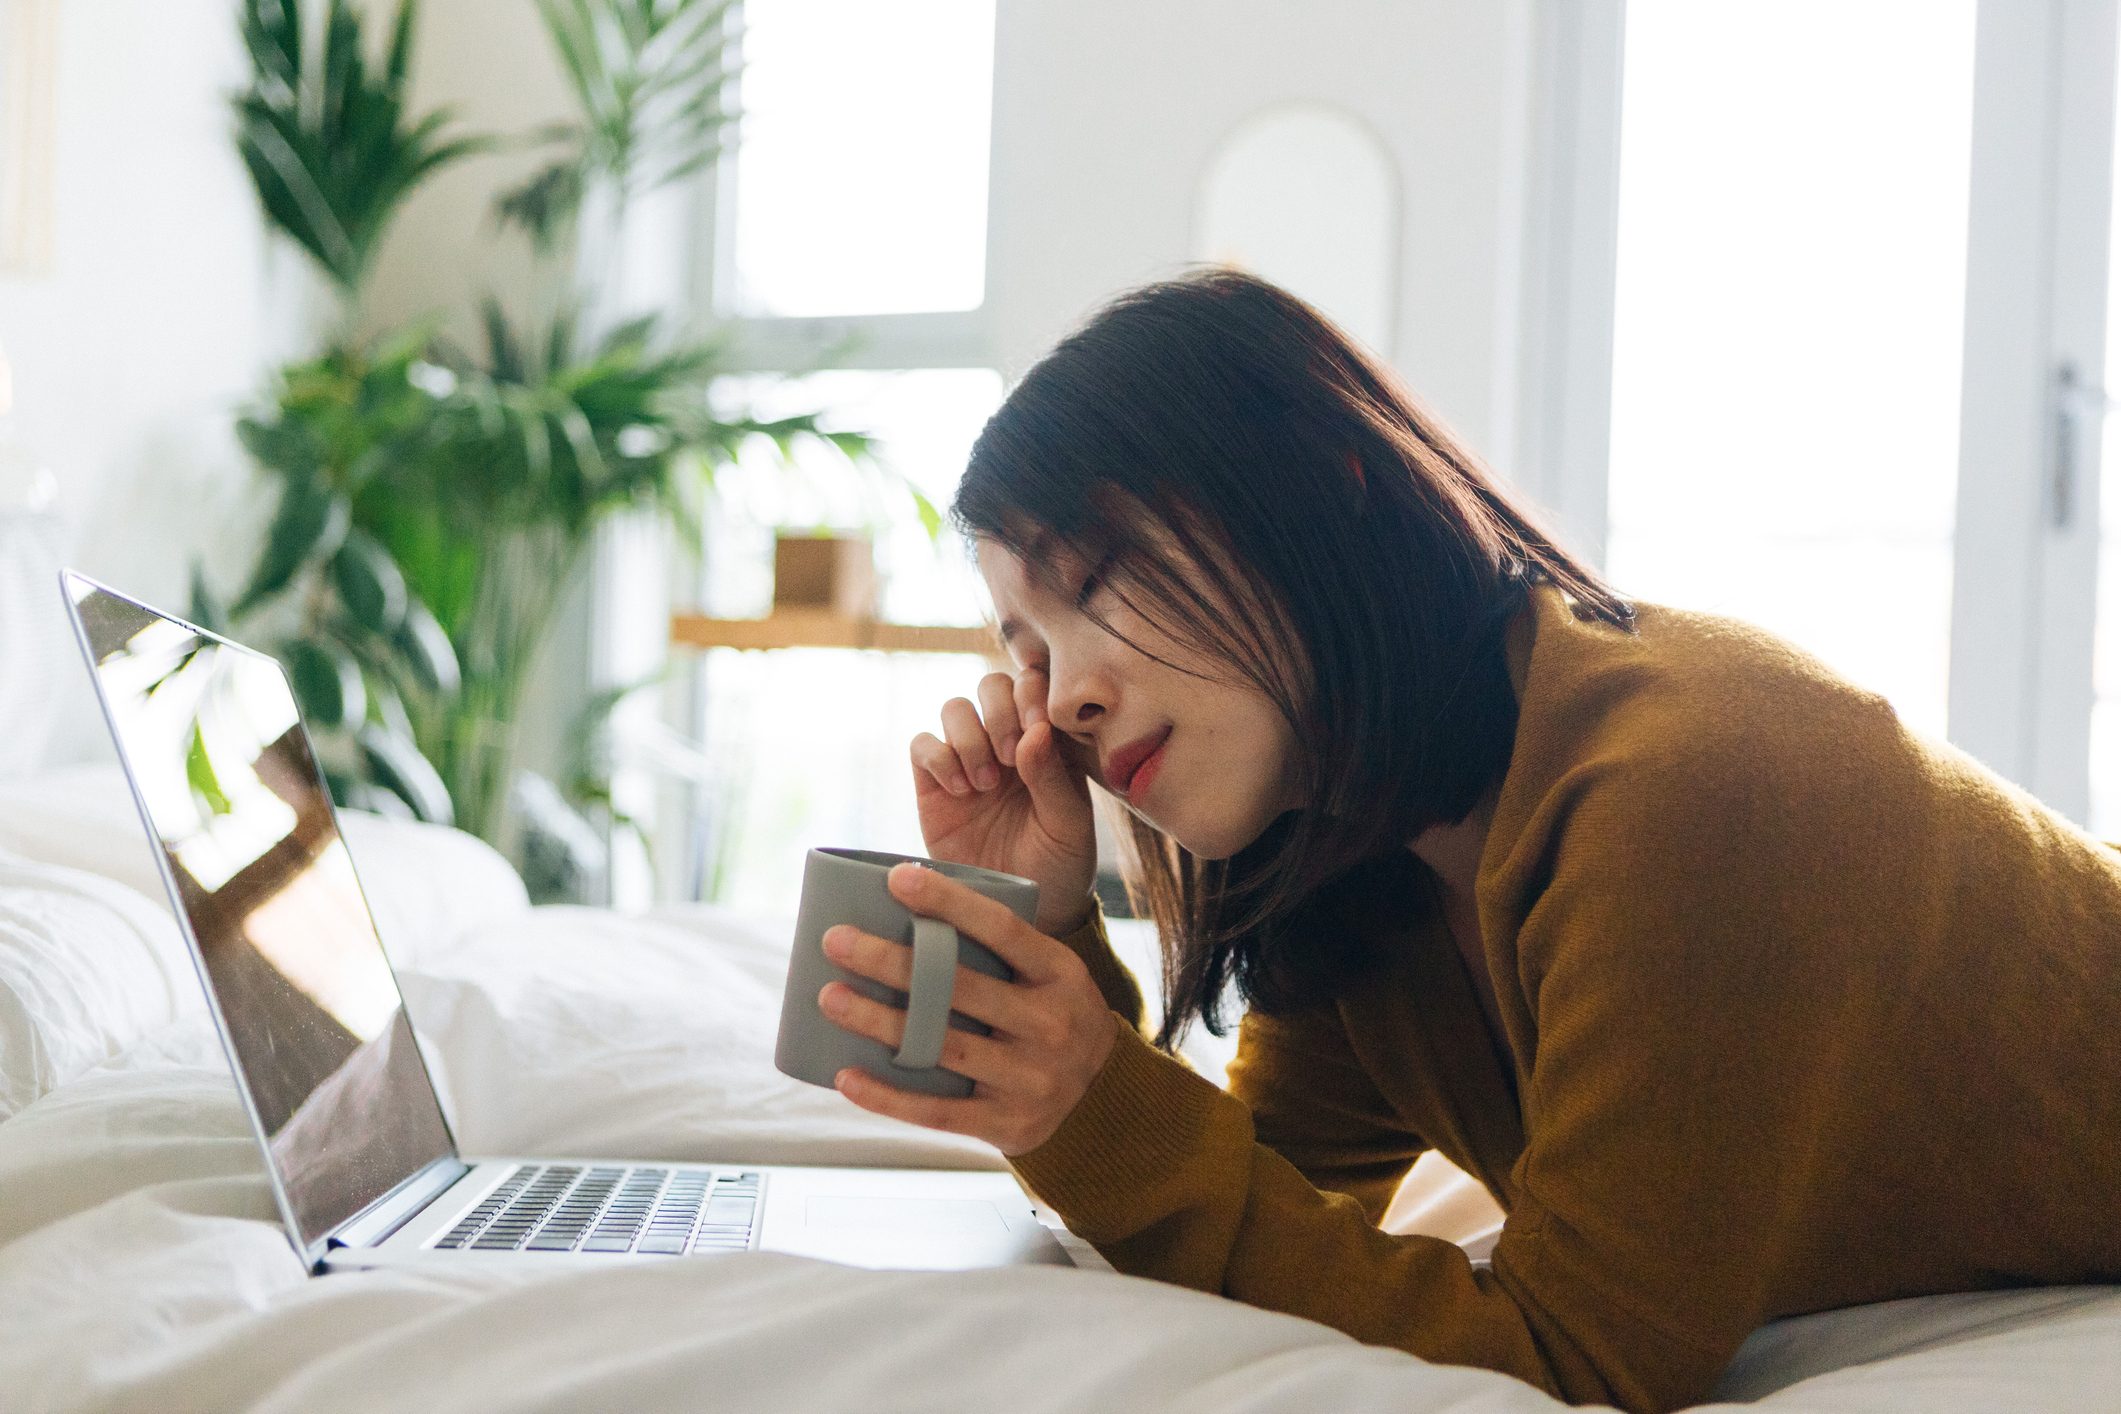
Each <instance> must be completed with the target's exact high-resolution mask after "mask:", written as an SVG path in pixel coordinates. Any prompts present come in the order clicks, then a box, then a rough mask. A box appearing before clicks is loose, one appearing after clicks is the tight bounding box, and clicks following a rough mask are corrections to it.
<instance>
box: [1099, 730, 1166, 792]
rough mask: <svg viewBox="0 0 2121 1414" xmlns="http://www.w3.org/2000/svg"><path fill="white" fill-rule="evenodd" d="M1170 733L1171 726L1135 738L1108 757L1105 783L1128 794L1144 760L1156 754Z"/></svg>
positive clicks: (1105, 768) (1105, 766)
mask: <svg viewBox="0 0 2121 1414" xmlns="http://www.w3.org/2000/svg"><path fill="white" fill-rule="evenodd" d="M1170 735H1171V729H1170V728H1169V727H1165V728H1163V729H1162V730H1160V731H1153V732H1151V733H1149V734H1148V735H1147V736H1144V737H1137V738H1135V739H1134V740H1133V741H1130V742H1128V743H1127V744H1126V745H1125V746H1122V747H1121V748H1120V749H1119V750H1117V751H1115V752H1113V753H1112V754H1111V755H1110V756H1108V757H1106V758H1105V765H1104V772H1103V774H1104V777H1105V784H1106V785H1108V786H1110V787H1111V788H1112V789H1113V790H1116V791H1118V792H1119V793H1120V794H1121V795H1126V794H1128V793H1129V791H1130V789H1131V788H1132V786H1133V784H1134V773H1135V772H1136V771H1138V770H1140V769H1141V764H1142V762H1144V761H1146V760H1148V759H1149V758H1150V757H1151V756H1154V755H1155V754H1156V751H1157V748H1158V747H1160V746H1162V745H1163V744H1164V740H1165V738H1167V737H1169V736H1170Z"/></svg>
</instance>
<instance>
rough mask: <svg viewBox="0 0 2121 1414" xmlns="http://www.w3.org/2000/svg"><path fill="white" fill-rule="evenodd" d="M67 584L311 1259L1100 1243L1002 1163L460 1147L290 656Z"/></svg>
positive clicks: (253, 1111)
mask: <svg viewBox="0 0 2121 1414" xmlns="http://www.w3.org/2000/svg"><path fill="white" fill-rule="evenodd" d="M61 587H62V589H63V590H64V593H65V596H66V600H67V603H68V605H69V608H70V610H71V613H72V616H73V622H74V629H75V634H76V636H77V638H78V639H79V641H80V644H81V649H82V652H83V654H84V655H85V656H86V658H87V661H88V665H89V676H90V677H91V678H92V679H93V680H94V682H95V687H96V694H97V697H98V698H99V699H100V701H101V702H102V704H103V712H104V716H105V718H106V720H107V721H108V723H109V726H110V731H111V737H112V739H113V740H114V741H115V742H116V744H117V748H118V756H119V759H120V761H121V762H122V763H123V765H124V767H125V774H126V777H127V779H128V781H129V782H130V783H131V785H132V791H133V798H134V801H135V803H136V804H137V805H138V806H139V810H140V818H141V820H142V822H143V823H144V824H145V825H146V827H147V833H148V836H149V839H150V840H151V842H152V843H153V844H154V846H155V855H156V859H157V861H158V863H159V865H160V867H161V871H162V877H163V883H164V885H165V887H167V889H168V890H169V897H170V902H171V904H172V906H173V907H174V909H175V911H176V914H177V919H178V923H179V924H180V926H181V929H182V931H183V933H184V935H185V938H186V940H187V942H188V943H189V944H190V947H191V950H192V959H193V961H194V962H195V963H196V964H197V966H198V970H199V978H200V981H201V982H202V983H203V984H204V985H205V987H206V994H207V998H208V1001H209V1003H210V1005H211V1008H212V1010H213V1014H214V1021H215V1024H216V1025H217V1026H218V1027H219V1029H220V1032H221V1040H222V1043H223V1045H224V1046H225V1047H226V1048H227V1051H228V1058H229V1064H230V1066H231V1068H232V1069H233V1070H234V1071H235V1076H236V1086H237V1089H238V1091H239V1092H240V1093H241V1094H242V1096H243V1101H244V1106H245V1108H246V1109H247V1111H248V1112H249V1114H250V1118H251V1124H252V1127H253V1129H254V1130H255V1132H256V1134H257V1137H258V1144H259V1147H260V1148H261V1149H262V1150H263V1151H264V1154H265V1167H266V1171H267V1173H268V1174H269V1176H270V1178H271V1180H272V1187H273V1196H274V1198H275V1200H276V1201H277V1202H278V1204H279V1207H280V1214H281V1217H282V1218H283V1220H284V1221H285V1223H286V1226H287V1233H288V1238H289V1240H290V1241H292V1242H293V1244H294V1246H295V1249H296V1251H298V1252H299V1253H300V1254H301V1255H302V1259H303V1261H304V1262H305V1263H307V1264H308V1266H309V1268H310V1270H311V1271H313V1272H322V1271H329V1270H333V1269H337V1268H349V1267H372V1266H399V1265H425V1264H429V1263H455V1262H464V1261H510V1262H536V1263H558V1264H568V1263H583V1262H632V1261H649V1260H654V1259H656V1258H658V1257H670V1256H707V1255H714V1254H720V1253H726V1252H732V1251H744V1250H749V1249H754V1248H756V1249H763V1250H768V1251H776V1252H792V1253H799V1254H802V1255H805V1256H813V1257H820V1258H823V1259H826V1260H828V1261H836V1262H846V1263H851V1264H854V1265H858V1266H870V1267H900V1268H927V1269H955V1268H969V1267H987V1266H1003V1265H1008V1264H1012V1263H1054V1264H1067V1263H1068V1262H1069V1261H1070V1257H1069V1252H1070V1251H1073V1252H1076V1253H1078V1254H1084V1253H1087V1251H1088V1249H1087V1248H1084V1247H1083V1246H1082V1245H1081V1244H1080V1243H1079V1242H1078V1241H1076V1240H1075V1239H1073V1238H1072V1237H1069V1238H1068V1240H1067V1244H1066V1247H1065V1248H1064V1247H1063V1244H1062V1242H1061V1241H1060V1240H1058V1239H1057V1238H1056V1235H1055V1233H1054V1232H1053V1231H1050V1230H1049V1229H1048V1228H1047V1227H1046V1226H1045V1225H1044V1224H1043V1223H1041V1222H1040V1221H1039V1218H1038V1215H1037V1214H1036V1213H1035V1212H1034V1210H1033V1208H1032V1205H1031V1203H1030V1202H1029V1200H1028V1199H1027V1198H1026V1196H1025V1194H1024V1192H1023V1190H1022V1189H1021V1188H1020V1187H1019V1186H1018V1185H1017V1183H1016V1181H1015V1179H1014V1178H1013V1177H1011V1176H1010V1175H1008V1174H1006V1173H992V1172H989V1173H979V1172H958V1171H952V1170H940V1169H860V1168H792V1167H775V1166H772V1165H766V1164H727V1163H715V1164H698V1163H678V1162H668V1163H657V1162H649V1161H643V1160H611V1159H586V1158H585V1159H526V1158H496V1159H468V1158H463V1157H460V1156H459V1155H458V1153H457V1147H456V1141H455V1138H454V1136H453V1135H452V1133H451V1131H450V1127H449V1122H448V1120H447V1118H446V1117H445V1116H444V1115H443V1113H442V1106H441V1102H440V1099H439V1098H438V1097H437V1095H436V1094H435V1089H434V1084H433V1081H432V1079H431V1078H430V1076H429V1074H428V1070H427V1065H426V1062H425V1060H424V1058H423V1057H422V1056H421V1053H420V1047H419V1042H418V1039H417V1038H416V1037H415V1036H414V1034H413V1030H412V1026H411V1023H410V1021H409V1020H408V1019H407V1017H406V1014H405V1007H404V1001H403V998H402V996H401V995H400V992H399V989H398V983H397V978H396V976H395V974H394V973H393V972H392V971H391V967H390V962H389V959H388V958H387V957H386V956H385V954H384V950H383V945H382V940H381V938H380V937H379V935H378V934H377V931H376V926H375V920H374V917H373V916H372V915H371V913H370V912H369V908H368V903H367V900H366V898H365V897H364V896H363V895H362V892H361V888H360V884H359V881H358V880H357V879H356V878H355V875H354V868H353V861H352V859H351V858H350V857H349V856H348V854H347V851H346V846H345V842H344V840H343V839H342V838H341V837H340V834H339V828H338V819H337V816H336V815H335V813H334V812H333V809H332V804H331V796H330V791H329V789H328V788H327V785H326V782H325V778H324V774H323V772H322V770H321V769H320V768H319V765H318V762H317V758H316V755H315V752H314V750H313V748H312V746H311V742H310V739H309V734H308V732H307V731H306V730H305V729H304V728H303V726H302V722H301V718H300V714H299V712H298V711H297V709H296V706H295V699H294V694H293V692H292V690H291V689H290V687H289V684H288V681H287V678H286V676H285V674H284V673H282V671H281V670H280V667H279V665H278V664H277V663H276V662H275V661H274V660H273V659H271V658H269V657H267V656H266V655H264V654H261V653H257V652H254V651H252V650H250V649H248V648H245V647H243V646H242V645H240V644H236V643H231V642H230V641H229V640H227V639H225V638H222V637H220V636H218V635H216V634H212V633H209V632H207V631H206V630H204V629H201V628H198V627H197V626H195V625H192V624H189V623H186V622H184V621H183V620H181V619H178V618H175V617H174V616H172V615H169V614H166V613H163V612H162V611H160V610H158V609H153V608H150V607H148V606H147V605H145V604H142V603H140V602H138V601H137V600H133V599H130V598H127V597H126V596H124V595H122V594H118V593H116V592H114V591H113V590H110V589H108V588H106V587H105V586H103V585H100V584H98V583H96V582H95V581H93V580H91V579H89V578H87V577H86V576H83V575H80V574H77V573H75V572H73V571H71V570H68V571H65V572H64V573H63V574H62V575H61ZM1100 1265H1101V1264H1100Z"/></svg>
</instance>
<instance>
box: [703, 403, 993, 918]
mask: <svg viewBox="0 0 2121 1414" xmlns="http://www.w3.org/2000/svg"><path fill="white" fill-rule="evenodd" d="M747 385H748V386H747ZM725 391H727V392H729V393H730V394H732V395H739V396H745V397H748V398H749V399H750V400H751V401H752V405H753V406H755V407H756V408H758V410H759V411H760V412H761V413H762V414H763V415H766V416H776V415H780V414H781V413H783V412H794V411H798V410H802V409H808V408H819V407H822V408H829V409H831V410H832V414H833V417H832V420H833V421H834V422H837V423H839V424H841V425H843V426H847V427H858V428H861V429H862V430H864V431H867V432H869V433H871V434H873V435H874V436H875V437H876V438H877V439H878V442H879V455H880V457H881V459H882V460H883V461H884V463H885V464H886V465H887V466H888V467H889V469H890V471H891V473H892V475H894V476H899V477H903V478H905V479H906V480H907V481H909V482H911V483H913V484H914V485H917V486H918V487H920V489H921V490H922V491H924V492H925V493H926V494H927V495H928V496H929V497H930V499H931V500H932V501H933V502H934V503H935V505H936V506H937V507H938V508H939V509H943V510H947V508H948V506H949V502H950V497H951V495H952V494H953V492H954V491H955V489H956V486H957V480H958V477H959V476H960V475H961V474H962V473H963V471H964V468H965V458H966V456H967V454H968V453H969V452H970V451H971V448H972V441H973V439H974V438H975V437H976V436H978V435H979V430H980V428H981V427H982V426H983V425H984V424H985V423H986V420H987V418H988V416H989V415H990V414H991V413H992V412H993V411H994V409H995V407H996V406H997V405H998V404H999V403H1000V402H1001V397H1002V379H1001V375H1000V374H999V373H997V372H995V371H994V370H993V369H990V368H925V369H914V370H908V371H904V372H888V373H873V372H866V371H853V370H835V371H830V372H825V373H817V374H812V375H810V376H809V377H807V378H803V379H800V380H786V379H783V380H778V381H776V382H773V383H771V384H770V385H759V384H755V383H752V381H751V380H748V379H732V380H729V387H728V388H727V389H726V390H725ZM874 488H875V483H874V482H873V481H872V482H864V481H863V480H862V479H860V478H857V477H854V476H851V475H850V474H849V472H848V469H847V466H846V463H845V462H844V461H843V460H842V459H841V458H839V457H838V455H837V454H836V453H833V452H831V451H830V450H828V449H824V448H817V447H811V448H801V447H799V448H798V456H797V462H796V466H795V468H794V469H793V470H792V471H783V470H780V469H779V468H778V467H777V466H776V465H774V464H773V463H772V462H771V460H770V459H768V458H766V457H764V456H763V455H760V456H756V457H754V458H752V459H750V460H748V461H747V463H746V464H745V465H743V466H741V467H739V468H737V469H735V470H732V471H730V472H727V473H724V475H723V478H722V492H723V494H722V496H721V497H720V498H719V500H720V501H721V503H722V504H723V506H724V508H725V509H726V510H727V511H728V514H724V515H720V516H717V517H716V518H715V522H714V524H715V532H714V536H713V540H712V542H711V543H710V545H709V548H708V559H709V566H710V575H711V578H710V583H709V589H708V599H707V607H708V611H709V612H710V613H716V614H721V615H726V616H730V617H750V616H756V615H761V614H764V613H765V612H766V611H767V609H768V607H769V606H770V604H771V601H772V595H773V584H772V570H771V566H772V562H773V553H772V536H773V532H774V528H775V527H776V526H781V527H796V528H812V527H831V528H836V529H862V528H865V527H868V526H872V525H883V526H885V527H886V528H885V529H884V530H883V531H882V532H881V534H880V537H879V543H878V545H877V563H878V569H879V571H880V572H881V574H882V576H883V580H884V590H883V603H882V610H883V615H884V617H885V618H887V619H891V620H894V621H898V622H907V623H933V624H945V623H958V624H978V623H981V622H983V621H984V617H985V614H986V591H985V589H984V588H983V587H982V586H981V584H980V582H979V577H978V575H977V574H976V573H975V572H974V570H973V568H972V566H971V563H970V561H969V559H968V558H967V556H966V552H965V549H964V546H963V544H962V542H960V541H959V540H958V539H957V538H956V537H955V536H953V535H950V534H949V533H948V531H947V528H946V530H945V533H944V536H943V538H942V539H941V540H940V541H932V540H930V539H929V537H928V536H927V534H926V533H925V532H924V531H923V530H922V528H921V526H920V523H919V521H918V520H917V519H916V518H915V517H914V516H913V515H912V513H911V512H910V510H909V509H908V508H907V501H906V498H905V497H904V496H903V495H902V493H898V492H896V491H895V490H892V489H885V490H882V491H880V492H879V491H877V490H875V489H874ZM706 660H707V661H706V665H705V666H706V678H705V683H706V691H705V694H704V697H705V700H704V703H703V708H704V721H703V723H702V724H701V725H702V730H703V739H704V741H705V745H706V750H707V754H708V756H709V757H710V758H711V759H713V760H714V761H716V762H717V763H718V774H719V776H720V782H721V784H720V786H719V789H718V791H717V798H715V799H713V800H711V801H707V802H703V804H704V805H705V806H706V811H705V815H704V817H703V822H702V823H703V827H704V828H703V831H702V836H703V837H702V838H701V840H700V842H699V843H700V846H701V849H702V852H703V856H704V858H703V868H704V877H703V879H702V880H701V881H700V888H701V892H702V893H703V894H704V895H705V896H706V897H708V898H712V899H715V900H717V901H719V902H724V903H728V904H732V905H735V906H737V907H740V908H747V909H751V910H754V911H759V912H767V913H773V912H784V911H786V910H787V909H788V908H789V906H790V900H792V899H793V898H795V896H796V894H797V893H798V891H799V889H800V886H801V883H802V869H803V858H804V854H805V851H806V850H807V849H808V848H809V847H810V846H812V845H817V844H840V845H859V846H862V847H865V848H870V849H888V850H896V851H900V852H903V853H910V854H919V853H923V852H925V850H924V846H923V844H922V841H921V836H920V828H919V822H918V819H917V817H916V815H915V812H914V806H913V778H912V774H911V768H910V767H909V766H908V764H907V745H908V743H909V742H911V741H912V739H913V737H914V736H915V735H916V734H917V733H920V732H923V731H936V730H938V722H939V720H940V717H939V713H940V709H941V707H942V705H943V703H944V702H945V701H947V700H948V699H950V698H952V697H959V696H963V697H973V696H975V695H976V689H977V687H978V685H979V680H980V677H981V675H982V674H983V673H985V672H987V671H988V668H987V665H986V662H985V660H984V659H981V658H979V657H976V656H971V655H965V656H960V655H955V654H884V653H854V652H846V651H839V650H822V649H818V650H813V649H789V650H784V651H780V652H773V653H742V652H736V651H733V650H727V649H715V650H711V651H710V652H709V653H708V654H707V655H706Z"/></svg>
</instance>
